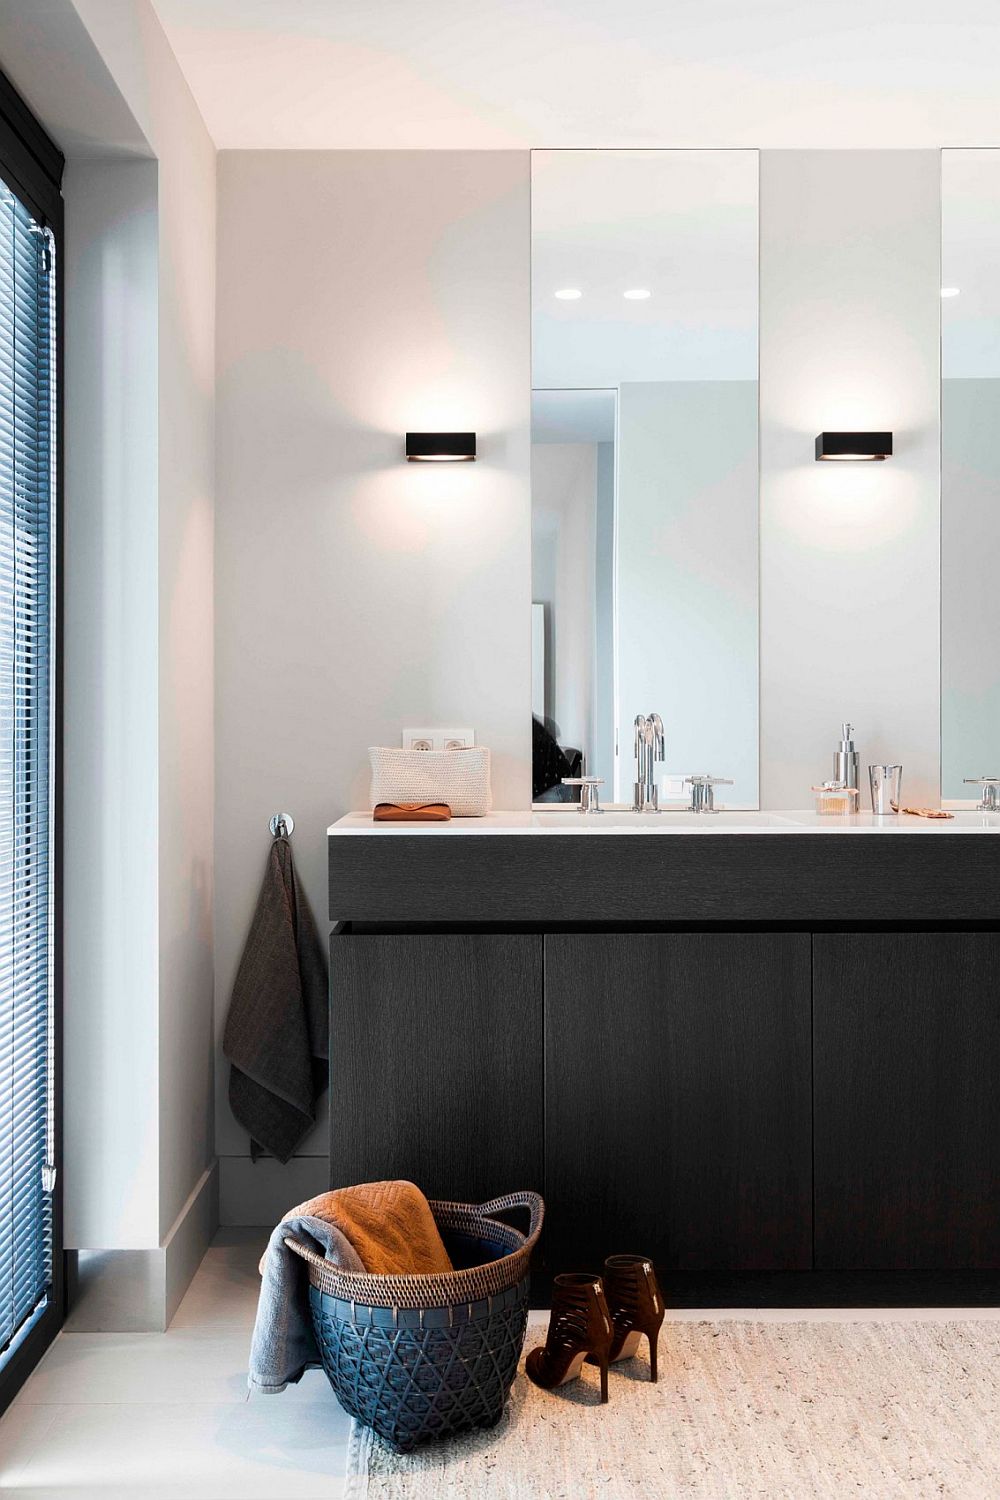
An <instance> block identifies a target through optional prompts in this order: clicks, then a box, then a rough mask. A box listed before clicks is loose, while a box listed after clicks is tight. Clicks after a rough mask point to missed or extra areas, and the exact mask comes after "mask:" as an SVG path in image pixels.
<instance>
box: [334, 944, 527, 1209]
mask: <svg viewBox="0 0 1000 1500" xmlns="http://www.w3.org/2000/svg"><path fill="white" fill-rule="evenodd" d="M330 988H331V995H332V1002H333V1024H332V1027H331V1034H330V1097H331V1100H332V1104H331V1112H330V1113H331V1119H330V1180H331V1183H332V1184H333V1185H334V1186H335V1187H339V1186H342V1185H343V1184H345V1183H352V1182H376V1181H381V1180H382V1179H384V1178H391V1177H405V1178H409V1179H411V1180H412V1181H415V1182H418V1183H419V1184H420V1186H421V1187H422V1188H423V1190H424V1191H425V1192H426V1194H427V1196H428V1197H429V1198H446V1199H454V1200H457V1201H460V1202H464V1203H479V1202H484V1201H485V1200H486V1199H488V1198H492V1197H494V1196H495V1195H496V1193H497V1192H509V1191H511V1190H512V1189H513V1188H540V1187H541V1183H542V939H541V937H540V936H533V935H521V934H518V935H505V934H499V933H498V934H493V933H475V934H471V935H462V934H454V933H447V934H440V933H430V934H425V933H406V934H367V935H366V934H352V935H351V936H349V937H344V936H342V935H341V934H340V933H334V935H333V937H332V939H331V941H330Z"/></svg>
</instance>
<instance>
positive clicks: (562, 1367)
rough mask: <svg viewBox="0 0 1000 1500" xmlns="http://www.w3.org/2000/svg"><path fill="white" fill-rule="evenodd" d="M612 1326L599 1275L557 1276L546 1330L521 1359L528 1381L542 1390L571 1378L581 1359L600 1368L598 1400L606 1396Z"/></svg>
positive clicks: (579, 1369)
mask: <svg viewBox="0 0 1000 1500" xmlns="http://www.w3.org/2000/svg"><path fill="white" fill-rule="evenodd" d="M613 1334H614V1329H613V1327H612V1323H611V1314H610V1312H609V1311H608V1304H607V1302H606V1301H605V1298H604V1287H603V1285H602V1283H601V1278H600V1277H599V1276H593V1275H588V1274H575V1273H573V1274H570V1275H568V1276H557V1277H556V1278H555V1281H554V1283H553V1287H552V1313H551V1316H550V1318H549V1331H548V1334H547V1336H546V1339H545V1343H544V1344H543V1345H542V1347H541V1348H540V1349H532V1350H531V1351H530V1353H529V1354H528V1357H527V1359H526V1360H525V1362H524V1368H525V1371H526V1373H527V1375H528V1377H529V1379H530V1380H533V1381H534V1382H535V1384H536V1385H538V1386H541V1388H542V1390H543V1391H551V1390H554V1389H555V1387H556V1386H557V1385H566V1383H567V1382H568V1381H570V1380H575V1379H576V1378H577V1376H578V1375H579V1373H580V1371H581V1369H582V1368H583V1362H584V1360H585V1359H590V1360H591V1361H592V1362H593V1363H594V1364H596V1365H600V1367H601V1401H602V1402H605V1401H607V1399H608V1360H609V1356H610V1351H611V1340H612V1337H613Z"/></svg>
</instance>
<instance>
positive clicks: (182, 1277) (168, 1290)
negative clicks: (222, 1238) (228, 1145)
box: [162, 1162, 219, 1327]
mask: <svg viewBox="0 0 1000 1500" xmlns="http://www.w3.org/2000/svg"><path fill="white" fill-rule="evenodd" d="M218 1227H219V1164H218V1162H213V1163H212V1165H211V1166H210V1167H209V1168H207V1170H206V1171H204V1172H203V1173H202V1174H201V1178H200V1179H199V1181H198V1182H197V1183H196V1184H195V1187H194V1188H193V1190H192V1192H191V1194H190V1196H189V1197H188V1200H187V1202H186V1203H185V1205H184V1207H183V1208H182V1209H181V1211H180V1213H179V1214H178V1215H177V1218H176V1219H175V1220H174V1222H173V1224H172V1225H171V1227H170V1230H169V1231H168V1233H167V1237H166V1239H165V1240H164V1241H163V1246H162V1249H163V1254H164V1286H163V1301H164V1326H165V1327H169V1325H170V1320H171V1318H172V1317H173V1315H174V1313H175V1312H176V1311H177V1309H178V1307H179V1306H180V1302H181V1298H182V1297H183V1296H184V1293H185V1292H186V1291H187V1289H188V1287H189V1286H190V1285H191V1282H192V1280H193V1278H194V1273H195V1272H196V1271H197V1269H198V1267H199V1266H200V1265H201V1263H202V1260H203V1259H204V1256H205V1251H206V1250H207V1249H208V1247H209V1245H210V1244H211V1243H212V1238H213V1236H214V1234H215V1231H216V1230H217V1229H218Z"/></svg>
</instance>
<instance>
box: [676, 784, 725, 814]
mask: <svg viewBox="0 0 1000 1500" xmlns="http://www.w3.org/2000/svg"><path fill="white" fill-rule="evenodd" d="M684 785H685V786H689V787H690V788H691V807H690V811H691V812H696V813H714V812H718V811H719V809H718V808H717V807H716V805H715V788H716V787H717V786H732V785H733V782H732V779H731V777H729V776H685V778H684Z"/></svg>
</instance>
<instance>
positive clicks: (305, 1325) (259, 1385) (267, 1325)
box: [247, 1215, 365, 1396]
mask: <svg viewBox="0 0 1000 1500" xmlns="http://www.w3.org/2000/svg"><path fill="white" fill-rule="evenodd" d="M286 1235H291V1236H292V1237H293V1238H294V1239H297V1240H301V1241H302V1243H303V1244H304V1245H306V1246H307V1248H308V1249H310V1250H315V1252H316V1254H317V1255H322V1256H323V1258H324V1259H325V1260H328V1261H331V1262H332V1263H333V1264H334V1265H336V1266H339V1267H340V1269H341V1270H342V1271H364V1269H365V1268H364V1266H363V1265H362V1264H361V1258H360V1256H359V1255H358V1253H357V1251H356V1250H355V1248H354V1246H353V1245H352V1244H351V1242H350V1240H349V1239H347V1237H346V1236H345V1235H344V1234H342V1233H341V1231H340V1230H339V1229H337V1228H336V1227H335V1225H333V1224H328V1223H327V1222H326V1220H325V1219H314V1218H312V1217H311V1216H309V1215H301V1216H300V1217H298V1218H294V1219H284V1220H283V1221H282V1222H281V1223H280V1224H279V1225H278V1227H277V1228H276V1229H275V1230H274V1232H273V1234H272V1235H271V1238H270V1241H269V1242H268V1246H267V1253H266V1255H265V1257H264V1273H263V1275H262V1277H261V1283H260V1298H259V1300H258V1302H257V1320H256V1322H255V1323H254V1329H253V1339H252V1340H251V1343H250V1373H249V1375H248V1377H247V1384H248V1386H249V1387H250V1390H251V1392H253V1391H259V1392H260V1393H261V1394H262V1395H265V1396H274V1395H277V1393H278V1392H279V1391H283V1390H284V1389H285V1386H286V1385H294V1384H295V1383H296V1382H297V1381H299V1380H301V1378H302V1375H303V1373H304V1372H305V1371H306V1370H308V1369H310V1368H313V1367H315V1366H316V1365H318V1364H319V1362H320V1358H319V1350H318V1349H317V1347H316V1340H315V1338H314V1337H313V1329H312V1317H311V1316H310V1312H309V1268H308V1266H307V1265H306V1263H305V1261H304V1260H303V1259H302V1257H301V1256H299V1255H296V1254H295V1252H294V1250H289V1249H288V1247H287V1246H286V1244H285V1236H286Z"/></svg>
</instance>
